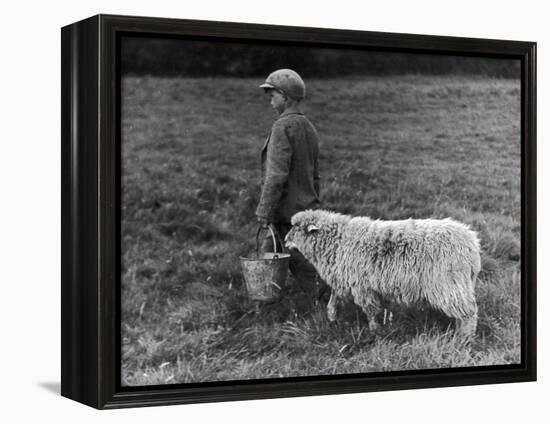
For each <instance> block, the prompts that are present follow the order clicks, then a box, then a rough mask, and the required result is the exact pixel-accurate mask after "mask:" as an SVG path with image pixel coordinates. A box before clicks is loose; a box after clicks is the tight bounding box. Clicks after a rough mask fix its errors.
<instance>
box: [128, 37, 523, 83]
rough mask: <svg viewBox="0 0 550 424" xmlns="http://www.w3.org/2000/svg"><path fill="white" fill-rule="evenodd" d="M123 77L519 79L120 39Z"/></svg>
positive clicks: (500, 62) (427, 61)
mask: <svg viewBox="0 0 550 424" xmlns="http://www.w3.org/2000/svg"><path fill="white" fill-rule="evenodd" d="M121 65H122V73H123V74H137V75H147V74H148V75H159V76H160V75H165V76H176V75H177V76H188V77H199V76H233V77H263V76H267V74H268V73H269V72H271V71H272V70H274V69H278V68H292V69H295V70H296V71H298V72H299V73H301V74H302V75H306V76H307V77H312V76H314V77H336V76H346V75H402V74H433V75H442V74H474V75H485V76H494V77H501V78H519V77H520V62H519V60H511V59H498V58H486V57H466V56H447V55H445V56H443V55H428V54H417V53H401V52H385V51H371V50H359V49H329V48H312V47H307V46H295V45H292V46H290V45H288V46H285V45H273V44H257V43H254V44H252V43H250V44H248V43H235V42H226V41H215V42H212V41H198V40H175V39H151V38H139V37H137V38H133V37H125V38H123V42H122V47H121Z"/></svg>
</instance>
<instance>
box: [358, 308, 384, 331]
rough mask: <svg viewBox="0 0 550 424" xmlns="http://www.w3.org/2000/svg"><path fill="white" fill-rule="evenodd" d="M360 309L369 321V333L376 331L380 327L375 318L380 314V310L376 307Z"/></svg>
mask: <svg viewBox="0 0 550 424" xmlns="http://www.w3.org/2000/svg"><path fill="white" fill-rule="evenodd" d="M361 309H363V312H364V313H365V315H366V316H367V319H368V321H369V331H373V332H374V331H376V330H378V328H379V327H380V324H378V322H377V320H376V317H377V316H378V314H379V313H380V308H379V307H378V306H376V305H368V306H366V307H363V308H361Z"/></svg>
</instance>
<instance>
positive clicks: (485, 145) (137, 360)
mask: <svg viewBox="0 0 550 424" xmlns="http://www.w3.org/2000/svg"><path fill="white" fill-rule="evenodd" d="M260 82H261V81H260V80H255V79H224V78H204V79H176V78H174V79H169V78H164V79H163V78H153V77H127V78H124V79H123V104H122V125H123V148H122V156H123V157H122V158H123V177H122V338H123V339H122V384H123V385H129V386H134V385H149V384H171V383H188V382H203V381H219V380H241V379H256V378H273V377H295V376H309V375H330V374H340V373H358V372H374V371H391V370H409V369H427V368H441V367H462V366H481V365H494V364H510V363H519V362H520V291H519V289H520V262H519V240H520V156H521V155H520V127H519V125H520V86H519V80H504V79H489V78H482V77H464V76H461V77H432V76H404V77H365V78H358V77H357V78H347V79H338V80H334V79H329V80H308V81H307V83H308V92H309V100H308V102H307V104H306V113H307V115H308V116H309V117H310V119H311V120H312V122H313V123H314V124H315V125H316V127H317V129H318V131H319V134H320V136H321V139H322V142H321V156H320V166H321V177H322V179H321V191H322V202H323V207H324V208H326V209H332V210H335V211H339V212H343V213H349V214H353V215H369V216H371V217H373V218H383V219H401V218H409V217H413V218H427V217H437V218H440V217H453V218H455V219H458V220H460V221H463V222H466V223H468V224H470V225H471V227H472V228H473V229H475V230H476V231H478V232H479V235H480V238H481V244H482V250H483V252H482V268H483V269H482V273H481V275H480V278H479V281H478V284H477V299H478V306H479V313H480V315H479V324H478V330H477V334H476V337H475V339H474V341H473V342H471V343H466V342H465V341H464V340H463V339H460V338H457V337H455V335H454V332H453V331H452V328H453V323H452V322H450V320H448V319H446V318H445V317H443V316H441V315H440V314H438V313H437V312H436V311H429V310H428V311H415V310H403V309H399V308H395V309H394V310H393V311H392V312H393V320H392V321H391V323H390V322H388V323H387V325H386V326H384V327H383V328H382V329H381V330H380V332H379V333H377V334H375V335H373V334H369V333H368V331H367V330H366V325H365V324H366V321H365V318H364V317H363V315H362V314H361V313H360V312H359V311H358V310H357V309H355V308H354V307H353V306H352V305H348V308H347V309H346V312H345V314H344V315H343V317H342V319H341V320H340V321H339V322H337V323H330V322H329V321H328V320H327V318H326V314H325V310H324V305H323V304H322V302H321V303H319V302H315V301H314V300H313V299H311V298H309V297H307V296H294V297H291V296H289V297H287V298H285V299H284V300H283V301H282V302H280V303H279V304H276V305H271V306H266V307H263V308H262V309H261V310H260V313H256V312H255V311H254V307H253V305H252V304H251V303H250V302H249V301H248V300H247V297H246V292H245V288H244V286H243V279H242V275H241V272H240V268H239V260H238V258H239V256H240V255H246V254H247V253H249V252H251V251H252V249H253V245H254V236H255V230H256V223H255V217H254V209H255V207H256V204H257V201H258V198H259V178H260V176H259V151H260V148H261V146H262V144H263V142H264V141H265V137H266V136H267V135H268V132H269V129H270V127H271V124H272V123H273V121H274V119H275V114H274V112H273V111H272V110H271V108H270V106H269V104H268V101H267V100H266V98H265V97H264V96H263V95H262V93H261V91H260V90H259V89H258V88H257V86H258V85H259V83H260Z"/></svg>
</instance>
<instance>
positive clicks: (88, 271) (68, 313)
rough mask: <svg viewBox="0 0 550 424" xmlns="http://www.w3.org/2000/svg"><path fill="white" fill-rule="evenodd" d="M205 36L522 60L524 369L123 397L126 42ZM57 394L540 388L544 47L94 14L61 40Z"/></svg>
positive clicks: (180, 399) (208, 386) (89, 401)
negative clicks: (539, 91)
mask: <svg viewBox="0 0 550 424" xmlns="http://www.w3.org/2000/svg"><path fill="white" fill-rule="evenodd" d="M130 33H132V34H140V35H141V36H147V35H149V36H181V35H185V36H197V37H202V38H207V39H232V40H264V41H266V42H269V41H274V42H285V43H307V44H309V45H319V46H321V45H322V46H330V47H335V48H338V47H342V48H344V47H346V46H354V47H368V48H373V49H384V50H389V51H405V52H417V53H434V54H454V55H468V56H487V57H498V58H515V59H519V60H520V61H521V153H522V159H521V194H522V210H521V249H522V263H521V271H522V274H521V302H522V305H521V306H522V316H521V318H522V319H521V340H522V352H521V358H522V360H521V364H518V365H503V366H491V367H475V368H453V369H442V370H424V371H415V372H411V371H407V372H405V371H403V372H391V373H372V374H368V375H351V376H350V375H344V376H331V377H310V378H296V379H284V380H274V379H271V380H253V381H238V382H226V383H224V382H218V383H203V384H187V385H167V386H152V387H136V388H122V387H121V386H120V306H119V303H120V253H121V252H120V240H119V232H120V172H119V171H120V98H119V87H118V81H119V77H120V63H119V53H120V52H119V48H120V37H121V36H122V35H124V34H130ZM61 46H62V61H61V79H62V85H61V86H62V91H61V100H62V102H61V103H62V106H61V117H62V123H61V135H62V139H61V145H62V149H61V154H62V158H61V159H62V171H61V181H62V205H61V206H62V208H61V209H62V217H61V219H62V234H61V236H62V264H61V268H62V281H61V286H62V287H61V300H62V302H61V304H62V310H61V313H62V324H61V332H62V346H61V347H62V349H61V352H62V357H61V365H62V367H61V371H62V374H61V394H62V395H63V396H65V397H68V398H71V399H74V400H76V401H78V402H82V403H84V404H86V405H89V406H92V407H94V408H98V409H110V408H121V407H135V406H148V405H169V404H182V403H196V402H215V401H230V400H244V399H262V398H276V397H290V396H308V395H325V394H339V393H354V392H365V391H381V390H402V389H414V388H427V387H446V386H461V385H477V384H489V383H491V384H496V383H509V382H525V381H535V380H536V43H534V42H520V41H502V40H487V39H472V38H458V37H441V36H427V35H410V34H391V33H381V32H364V31H349V30H335V29H319V28H302V27H285V26H271V25H258V24H240V23H227V22H209V21H196V20H179V19H161V18H144V17H129V16H113V15H97V16H94V17H91V18H89V19H85V20H83V21H80V22H77V23H74V24H72V25H69V26H66V27H64V28H62V31H61Z"/></svg>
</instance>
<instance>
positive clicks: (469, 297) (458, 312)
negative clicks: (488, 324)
mask: <svg viewBox="0 0 550 424" xmlns="http://www.w3.org/2000/svg"><path fill="white" fill-rule="evenodd" d="M432 304H433V303H432ZM440 309H441V310H442V311H443V312H444V313H445V314H446V315H447V316H448V317H450V318H454V319H455V320H456V328H457V332H458V333H460V334H462V335H464V336H474V335H475V333H476V328H477V305H476V301H475V294H474V289H473V287H472V285H470V287H469V288H467V289H463V290H461V291H458V292H455V301H454V302H452V303H450V304H445V305H442V306H440Z"/></svg>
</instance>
